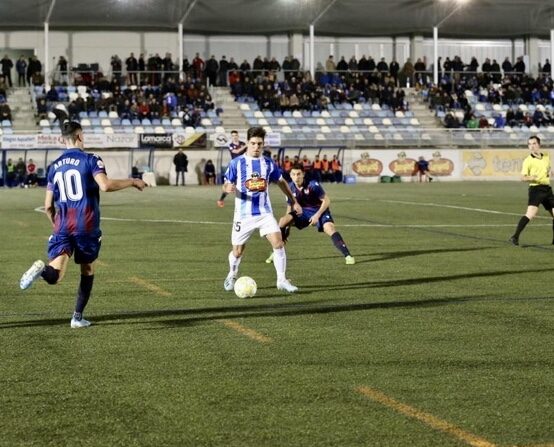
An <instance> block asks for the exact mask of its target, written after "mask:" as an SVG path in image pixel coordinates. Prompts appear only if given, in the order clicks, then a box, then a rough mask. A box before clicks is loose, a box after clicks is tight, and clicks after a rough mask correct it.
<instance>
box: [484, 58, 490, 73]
mask: <svg viewBox="0 0 554 447" xmlns="http://www.w3.org/2000/svg"><path fill="white" fill-rule="evenodd" d="M481 71H482V72H483V73H490V72H491V71H492V64H491V60H490V59H489V58H488V57H487V58H486V59H485V62H483V65H481Z"/></svg>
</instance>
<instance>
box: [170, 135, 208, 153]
mask: <svg viewBox="0 0 554 447" xmlns="http://www.w3.org/2000/svg"><path fill="white" fill-rule="evenodd" d="M207 144H208V139H207V135H206V133H184V132H175V133H174V134H173V147H190V148H198V149H205V148H206V147H207Z"/></svg>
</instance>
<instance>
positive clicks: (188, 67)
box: [181, 56, 192, 76]
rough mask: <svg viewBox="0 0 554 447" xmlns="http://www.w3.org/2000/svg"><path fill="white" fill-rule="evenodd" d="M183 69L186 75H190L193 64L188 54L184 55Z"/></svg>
mask: <svg viewBox="0 0 554 447" xmlns="http://www.w3.org/2000/svg"><path fill="white" fill-rule="evenodd" d="M181 70H182V71H183V73H184V75H185V76H190V75H191V73H192V65H191V63H190V62H189V58H188V57H187V56H184V57H183V65H182V66H181Z"/></svg>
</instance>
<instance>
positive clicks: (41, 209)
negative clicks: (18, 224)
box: [35, 199, 550, 228]
mask: <svg viewBox="0 0 554 447" xmlns="http://www.w3.org/2000/svg"><path fill="white" fill-rule="evenodd" d="M364 200H365V199H364ZM367 200H369V199H367ZM381 202H389V203H402V204H406V205H417V206H421V205H426V206H436V207H444V208H455V209H462V210H469V211H478V212H484V213H491V214H503V215H508V216H521V214H515V213H504V212H502V211H493V210H481V209H479V208H465V207H458V206H454V205H441V204H436V203H435V204H433V203H423V202H404V201H401V200H381ZM35 211H37V212H41V213H44V207H38V208H35ZM537 218H543V219H549V218H548V217H543V216H537ZM101 220H110V221H115V222H137V223H140V222H142V223H176V224H191V225H230V223H229V222H214V221H209V220H179V219H131V218H123V217H102V218H101ZM340 226H341V227H359V228H479V227H490V228H500V227H513V226H514V223H509V224H376V223H367V224H342V223H341V224H340ZM534 226H545V227H548V226H550V224H535V225H534Z"/></svg>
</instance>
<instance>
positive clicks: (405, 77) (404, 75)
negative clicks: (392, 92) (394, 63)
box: [399, 58, 415, 86]
mask: <svg viewBox="0 0 554 447" xmlns="http://www.w3.org/2000/svg"><path fill="white" fill-rule="evenodd" d="M414 72H415V68H414V64H412V60H411V59H410V58H408V59H406V62H404V66H403V67H402V70H401V71H400V76H399V78H400V79H402V81H401V82H400V85H404V84H406V85H408V86H411V85H414Z"/></svg>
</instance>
